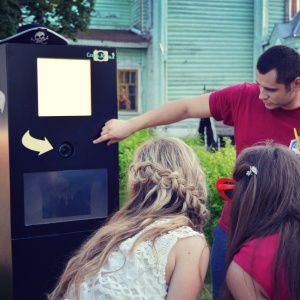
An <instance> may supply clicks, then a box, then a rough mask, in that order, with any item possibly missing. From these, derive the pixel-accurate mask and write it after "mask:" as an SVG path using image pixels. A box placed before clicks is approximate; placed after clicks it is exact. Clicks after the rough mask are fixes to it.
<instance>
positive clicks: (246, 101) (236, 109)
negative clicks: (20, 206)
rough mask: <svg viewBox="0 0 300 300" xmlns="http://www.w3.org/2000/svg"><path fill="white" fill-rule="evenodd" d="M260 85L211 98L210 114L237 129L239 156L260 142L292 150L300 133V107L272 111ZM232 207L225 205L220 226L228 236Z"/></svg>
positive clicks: (229, 90) (217, 93)
mask: <svg viewBox="0 0 300 300" xmlns="http://www.w3.org/2000/svg"><path fill="white" fill-rule="evenodd" d="M258 96H259V86H258V85H257V84H256V83H243V84H237V85H233V86H230V87H227V88H225V89H222V90H219V91H215V92H213V93H212V94H211V95H210V98H209V105H210V111H211V114H212V116H213V118H214V119H216V120H217V121H221V120H223V122H224V124H226V125H232V126H234V138H235V144H236V150H237V155H238V154H239V153H240V152H241V151H242V150H243V149H245V148H247V147H250V146H253V145H255V144H256V143H258V142H264V141H267V140H273V141H274V142H276V143H280V144H283V145H286V146H289V145H290V143H291V141H292V140H294V139H295V137H294V128H297V130H298V132H300V107H298V108H296V109H292V110H285V109H282V108H277V109H274V110H269V109H266V108H265V105H264V104H263V102H262V101H261V100H260V99H259V98H258ZM229 213H230V204H229V202H225V205H224V209H223V212H222V215H221V218H220V220H219V225H220V226H221V228H222V229H223V230H225V231H226V232H228V219H229Z"/></svg>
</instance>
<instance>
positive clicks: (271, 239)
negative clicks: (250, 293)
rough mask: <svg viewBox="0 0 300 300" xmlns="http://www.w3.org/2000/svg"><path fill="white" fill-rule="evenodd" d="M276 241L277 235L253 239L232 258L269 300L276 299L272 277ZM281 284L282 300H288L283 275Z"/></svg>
mask: <svg viewBox="0 0 300 300" xmlns="http://www.w3.org/2000/svg"><path fill="white" fill-rule="evenodd" d="M278 239H279V234H273V235H270V236H266V237H263V238H257V239H253V240H251V241H250V242H248V243H246V244H245V245H244V246H243V247H242V249H241V250H240V251H239V252H238V253H237V254H236V255H235V256H234V258H233V261H234V262H236V263H237V264H238V265H239V266H240V267H241V268H242V269H243V270H244V271H245V272H247V273H248V274H249V275H250V276H251V277H252V278H253V279H254V280H255V281H256V282H257V283H258V284H259V285H260V286H261V287H262V288H263V289H264V290H265V292H266V293H267V294H268V296H269V297H270V299H271V300H273V299H274V300H275V299H276V295H275V294H274V288H273V284H272V276H273V265H274V260H275V256H276V252H277V245H278ZM281 284H282V289H283V292H284V294H283V295H284V297H283V299H284V300H288V290H287V284H286V281H285V278H284V276H283V275H282V281H281Z"/></svg>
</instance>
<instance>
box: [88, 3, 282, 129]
mask: <svg viewBox="0 0 300 300" xmlns="http://www.w3.org/2000/svg"><path fill="white" fill-rule="evenodd" d="M285 2H286V1H284V0H243V1H240V0H214V1H200V0H190V1H186V0H115V1H111V0H98V1H96V5H95V13H94V14H93V15H92V19H91V25H90V28H93V29H120V30H121V29H122V30H124V29H125V30H130V29H132V30H134V31H135V32H136V33H139V32H141V33H142V34H151V40H150V41H149V46H148V48H147V49H129V48H125V47H123V48H119V49H118V68H126V67H127V68H128V67H132V68H134V67H137V68H138V69H139V71H140V83H141V84H140V96H141V98H140V99H141V100H140V103H139V110H138V112H122V113H120V117H121V118H129V117H132V116H133V115H136V114H140V113H143V112H145V111H148V110H150V109H152V108H154V107H156V106H158V105H161V104H163V103H166V102H168V101H174V100H175V99H179V98H182V97H188V96H193V95H197V94H201V93H203V92H204V89H207V90H216V89H220V88H223V87H225V86H228V85H231V84H234V83H238V82H244V81H253V80H255V63H256V60H257V58H258V56H259V55H260V53H261V52H262V50H263V48H262V44H263V43H264V42H266V41H267V40H268V38H269V36H270V34H271V32H272V30H273V27H274V24H275V23H280V22H283V21H284V16H285ZM198 122H199V120H197V119H194V120H185V121H182V122H180V123H177V124H174V125H171V126H177V127H178V126H180V127H190V128H193V129H194V130H197V126H198Z"/></svg>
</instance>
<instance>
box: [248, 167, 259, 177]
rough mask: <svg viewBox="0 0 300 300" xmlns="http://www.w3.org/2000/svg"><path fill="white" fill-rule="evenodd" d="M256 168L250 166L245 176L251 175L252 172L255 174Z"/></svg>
mask: <svg viewBox="0 0 300 300" xmlns="http://www.w3.org/2000/svg"><path fill="white" fill-rule="evenodd" d="M257 172H258V171H257V168H256V167H255V166H250V169H249V171H247V172H246V175H247V176H252V174H255V175H257Z"/></svg>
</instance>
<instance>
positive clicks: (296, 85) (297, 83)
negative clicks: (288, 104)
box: [292, 77, 300, 92]
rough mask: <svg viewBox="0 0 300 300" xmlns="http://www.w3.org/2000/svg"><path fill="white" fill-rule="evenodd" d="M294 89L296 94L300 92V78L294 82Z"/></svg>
mask: <svg viewBox="0 0 300 300" xmlns="http://www.w3.org/2000/svg"><path fill="white" fill-rule="evenodd" d="M292 89H293V91H294V92H299V91H300V77H297V78H296V79H295V80H294V81H293V82H292Z"/></svg>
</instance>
